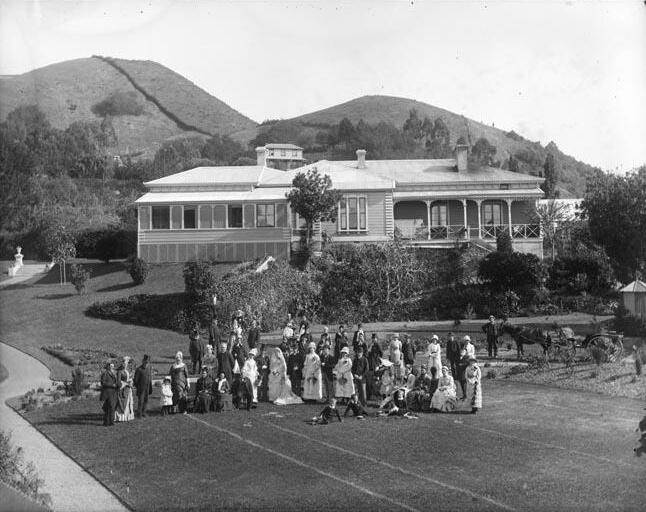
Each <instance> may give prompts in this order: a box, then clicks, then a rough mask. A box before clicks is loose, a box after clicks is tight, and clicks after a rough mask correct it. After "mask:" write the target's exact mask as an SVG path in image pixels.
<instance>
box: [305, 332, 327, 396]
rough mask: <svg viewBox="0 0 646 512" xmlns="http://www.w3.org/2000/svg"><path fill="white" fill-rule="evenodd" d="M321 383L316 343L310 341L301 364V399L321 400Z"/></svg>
mask: <svg viewBox="0 0 646 512" xmlns="http://www.w3.org/2000/svg"><path fill="white" fill-rule="evenodd" d="M322 398H323V383H322V376H321V358H320V357H319V356H318V354H317V353H316V344H315V343H314V342H312V343H310V344H309V346H308V352H307V354H306V355H305V363H304V364H303V400H321V399H322Z"/></svg>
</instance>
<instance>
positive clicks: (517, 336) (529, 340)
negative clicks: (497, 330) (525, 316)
mask: <svg viewBox="0 0 646 512" xmlns="http://www.w3.org/2000/svg"><path fill="white" fill-rule="evenodd" d="M502 332H503V333H507V334H509V335H510V336H511V337H512V338H513V339H514V341H515V342H516V355H517V357H518V359H519V360H520V358H521V357H522V356H524V355H525V351H524V350H523V345H534V344H535V343H538V344H539V345H540V346H541V348H542V349H543V355H544V356H545V359H547V356H548V352H549V349H550V347H551V346H552V337H551V336H550V335H549V333H547V332H545V331H543V330H541V329H539V328H537V327H533V328H532V327H523V326H522V325H511V324H510V323H509V322H504V323H503V324H502Z"/></svg>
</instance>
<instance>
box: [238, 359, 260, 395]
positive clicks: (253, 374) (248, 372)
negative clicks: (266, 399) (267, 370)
mask: <svg viewBox="0 0 646 512" xmlns="http://www.w3.org/2000/svg"><path fill="white" fill-rule="evenodd" d="M242 377H243V378H247V379H249V381H250V382H251V389H252V391H253V402H254V403H257V402H258V366H257V365H256V360H255V359H254V358H253V357H250V358H249V359H247V360H246V361H245V362H244V365H243V366H242Z"/></svg>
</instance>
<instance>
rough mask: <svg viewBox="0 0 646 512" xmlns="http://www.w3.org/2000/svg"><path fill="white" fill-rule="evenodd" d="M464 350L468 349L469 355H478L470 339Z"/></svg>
mask: <svg viewBox="0 0 646 512" xmlns="http://www.w3.org/2000/svg"><path fill="white" fill-rule="evenodd" d="M464 350H466V352H467V355H468V356H469V357H475V356H476V347H475V345H474V344H473V343H471V342H470V341H468V342H467V344H466V345H465V346H464Z"/></svg>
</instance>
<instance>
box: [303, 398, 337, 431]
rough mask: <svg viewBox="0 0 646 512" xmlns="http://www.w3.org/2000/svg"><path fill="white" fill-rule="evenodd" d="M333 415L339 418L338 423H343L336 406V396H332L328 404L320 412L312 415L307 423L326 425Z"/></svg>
mask: <svg viewBox="0 0 646 512" xmlns="http://www.w3.org/2000/svg"><path fill="white" fill-rule="evenodd" d="M334 416H336V419H338V420H339V423H343V420H342V419H341V415H340V414H339V410H338V409H337V408H336V398H332V399H331V400H330V404H329V405H327V406H326V407H325V409H323V410H322V411H321V414H319V415H318V416H314V417H313V418H312V419H311V420H310V421H309V423H310V424H311V425H327V424H328V423H329V422H330V420H331V419H332V418H333V417H334Z"/></svg>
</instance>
